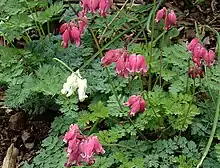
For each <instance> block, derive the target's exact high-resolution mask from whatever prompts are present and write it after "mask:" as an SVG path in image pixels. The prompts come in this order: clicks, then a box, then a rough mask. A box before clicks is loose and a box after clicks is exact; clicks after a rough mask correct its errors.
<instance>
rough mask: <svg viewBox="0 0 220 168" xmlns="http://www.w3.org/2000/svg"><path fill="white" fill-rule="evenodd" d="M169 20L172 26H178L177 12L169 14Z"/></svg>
mask: <svg viewBox="0 0 220 168" xmlns="http://www.w3.org/2000/svg"><path fill="white" fill-rule="evenodd" d="M167 19H168V20H169V22H170V24H172V25H177V21H176V14H175V12H174V11H173V10H171V11H170V12H169V13H168V16H167Z"/></svg>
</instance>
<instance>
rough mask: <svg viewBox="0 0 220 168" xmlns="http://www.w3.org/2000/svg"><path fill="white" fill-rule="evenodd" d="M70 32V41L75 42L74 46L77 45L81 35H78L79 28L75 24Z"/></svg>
mask: <svg viewBox="0 0 220 168" xmlns="http://www.w3.org/2000/svg"><path fill="white" fill-rule="evenodd" d="M70 34H71V41H72V42H75V43H76V46H77V47H79V46H80V43H81V40H80V37H81V35H80V31H79V29H78V28H77V27H76V26H73V27H72V29H71V32H70Z"/></svg>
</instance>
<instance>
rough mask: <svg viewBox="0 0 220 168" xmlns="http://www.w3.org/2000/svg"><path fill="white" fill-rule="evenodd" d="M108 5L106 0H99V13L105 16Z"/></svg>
mask: <svg viewBox="0 0 220 168" xmlns="http://www.w3.org/2000/svg"><path fill="white" fill-rule="evenodd" d="M109 7H110V5H109V1H108V0H100V3H99V9H100V15H101V16H104V17H105V16H106V12H107V11H108V9H109Z"/></svg>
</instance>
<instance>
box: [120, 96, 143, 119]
mask: <svg viewBox="0 0 220 168" xmlns="http://www.w3.org/2000/svg"><path fill="white" fill-rule="evenodd" d="M124 105H126V106H128V107H131V111H130V112H129V115H130V116H135V114H136V113H138V112H144V110H145V108H146V102H145V100H144V99H143V98H142V96H136V95H133V96H131V97H130V98H129V99H128V101H127V102H126V103H124Z"/></svg>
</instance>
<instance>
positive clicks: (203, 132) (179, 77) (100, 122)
mask: <svg viewBox="0 0 220 168" xmlns="http://www.w3.org/2000/svg"><path fill="white" fill-rule="evenodd" d="M34 2H35V1H34ZM34 2H33V1H19V3H18V4H19V5H24V4H26V6H24V10H22V11H20V10H18V11H16V12H17V13H19V14H20V13H21V14H23V15H24V14H26V15H28V19H27V20H28V21H27V22H25V24H24V25H25V26H24V27H22V29H20V27H19V29H18V28H14V29H9V28H7V27H6V28H5V29H3V30H1V35H3V36H4V39H5V40H6V41H7V42H8V46H9V47H1V49H2V50H1V51H0V55H1V57H0V61H1V64H2V66H1V69H0V72H1V73H0V76H1V77H2V78H1V83H3V84H5V85H6V86H7V87H8V89H7V91H6V103H7V105H8V106H9V107H11V108H21V109H24V110H25V111H26V112H27V113H29V115H36V114H39V113H43V112H49V110H50V112H51V110H55V111H58V110H59V111H60V112H61V113H62V115H60V116H58V117H56V118H55V120H54V121H53V123H52V125H51V131H50V134H49V136H48V138H46V139H45V140H44V141H43V143H42V149H41V150H40V151H39V153H38V155H37V156H36V157H35V158H34V159H33V160H32V161H31V162H30V163H25V164H24V165H23V167H24V168H26V167H28V168H30V167H34V168H38V167H39V168H42V167H45V168H54V167H63V166H64V165H65V166H66V167H71V166H72V167H73V166H87V165H89V166H91V167H103V168H107V167H121V168H122V167H124V168H131V167H137V168H142V167H144V168H145V167H152V168H153V167H156V168H157V167H163V168H165V167H167V168H168V167H169V168H170V167H179V168H185V167H186V168H190V167H192V168H193V167H196V166H197V167H199V166H201V164H202V163H203V160H204V159H205V158H206V159H205V161H204V164H203V166H204V167H218V166H219V165H220V164H219V163H218V162H217V158H216V157H215V154H214V152H213V150H214V147H213V146H212V145H211V144H212V141H213V138H214V140H215V141H217V138H219V131H218V130H219V124H218V115H219V103H220V99H219V98H218V97H219V82H220V71H219V70H220V67H219V64H217V56H216V55H217V54H216V53H219V51H217V50H216V51H214V50H207V49H206V48H205V47H204V46H203V44H202V43H201V39H199V37H195V39H193V40H192V41H191V42H187V43H186V44H185V43H178V42H177V41H178V36H179V29H178V28H179V27H180V26H181V25H179V24H178V17H177V16H176V14H175V12H174V11H173V10H172V9H166V8H165V7H162V4H163V1H162V0H160V1H159V2H158V3H157V2H156V0H154V3H153V4H148V5H140V6H135V5H134V4H133V1H132V2H131V3H130V2H128V1H126V2H125V3H124V5H123V6H122V7H121V9H118V10H114V9H113V8H117V7H116V6H114V4H112V2H110V1H108V0H100V1H95V0H83V1H82V2H81V4H80V5H72V4H70V3H66V4H67V5H65V10H64V8H63V5H62V3H58V2H56V3H55V4H52V3H51V4H47V6H46V7H45V6H42V5H41V3H39V2H38V3H37V2H35V3H34ZM56 5H58V6H59V8H58V7H56ZM22 9H23V8H22ZM55 9H56V10H55ZM58 9H60V10H58ZM61 9H62V10H61ZM48 11H49V12H51V11H54V15H51V14H50V15H49V14H48V15H47V14H45V17H46V16H47V17H48V18H47V19H42V18H43V16H44V14H43V13H47V12H48ZM61 13H62V16H60V15H59V14H61ZM11 15H12V14H11ZM12 16H14V15H12ZM41 16H42V18H41ZM55 16H56V17H61V20H60V22H62V24H61V26H60V29H59V33H60V34H61V36H60V35H59V34H52V32H51V25H52V23H53V22H52V21H53V19H54V17H55ZM16 17H17V16H16ZM30 19H32V20H30ZM50 19H51V20H50ZM29 22H30V23H29ZM8 23H11V20H10V19H9V20H5V21H4V23H3V27H4V26H7V24H8ZM16 26H21V25H16ZM17 29H18V30H19V33H18V35H19V37H22V39H24V40H25V42H26V43H25V45H26V46H25V48H24V49H17V48H12V47H13V45H14V44H15V43H14V37H17V36H14V37H13V36H12V37H11V36H9V35H10V33H8V32H7V31H6V30H8V31H9V30H10V31H12V32H13V33H15V31H17ZM32 29H33V30H37V32H38V34H39V39H38V40H33V38H32V37H29V30H32ZM45 29H46V30H47V31H46V32H47V33H45ZM210 29H211V28H210ZM20 30H22V31H20ZM211 30H212V29H211ZM212 31H213V32H214V33H216V35H217V37H219V36H218V32H216V31H215V30H212ZM46 34H47V35H46ZM197 34H199V32H197ZM218 42H220V40H219V39H218ZM218 47H219V45H218ZM213 121H214V122H213ZM212 122H213V125H212ZM216 130H217V131H216ZM215 135H216V136H215ZM208 139H209V140H208ZM62 140H64V141H65V143H66V144H67V149H66V151H65V144H64V143H63V142H62ZM207 141H208V145H207V147H205V146H206V143H207ZM203 149H204V152H203ZM215 149H216V152H217V154H218V155H219V153H220V152H219V145H216V146H215ZM209 150H211V151H212V152H211V153H210V154H209V155H208V156H207V154H208V151H209ZM203 153H204V154H203ZM95 154H101V155H99V156H98V155H95ZM206 156H207V157H206ZM200 157H201V160H200ZM218 158H219V156H218Z"/></svg>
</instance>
